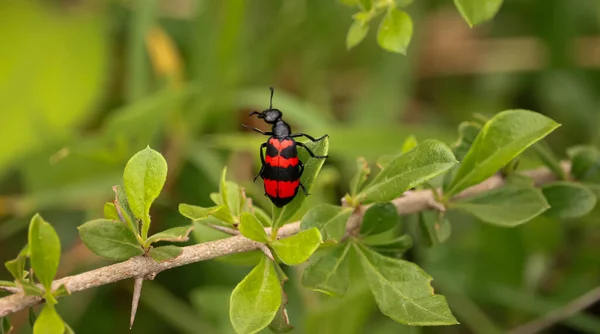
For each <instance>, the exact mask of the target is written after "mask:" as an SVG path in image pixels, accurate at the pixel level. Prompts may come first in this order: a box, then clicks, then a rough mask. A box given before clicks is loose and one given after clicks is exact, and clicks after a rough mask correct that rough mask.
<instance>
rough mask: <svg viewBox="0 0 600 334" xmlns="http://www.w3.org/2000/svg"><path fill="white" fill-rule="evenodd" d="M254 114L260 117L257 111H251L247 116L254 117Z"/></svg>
mask: <svg viewBox="0 0 600 334" xmlns="http://www.w3.org/2000/svg"><path fill="white" fill-rule="evenodd" d="M256 114H258V115H260V113H259V112H258V111H253V112H251V113H250V114H249V115H248V116H252V115H256Z"/></svg>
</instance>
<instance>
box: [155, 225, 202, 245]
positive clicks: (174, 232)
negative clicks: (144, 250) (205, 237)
mask: <svg viewBox="0 0 600 334" xmlns="http://www.w3.org/2000/svg"><path fill="white" fill-rule="evenodd" d="M193 229H194V226H179V227H173V228H170V229H168V230H164V231H162V232H158V233H156V234H153V235H152V236H151V237H150V238H148V240H146V245H150V244H152V243H155V242H159V241H170V242H185V241H188V240H189V237H188V236H189V234H190V232H191V231H192V230H193Z"/></svg>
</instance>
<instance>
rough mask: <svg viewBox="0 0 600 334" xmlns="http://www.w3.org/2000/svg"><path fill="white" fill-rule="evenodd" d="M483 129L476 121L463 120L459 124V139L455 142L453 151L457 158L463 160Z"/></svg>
mask: <svg viewBox="0 0 600 334" xmlns="http://www.w3.org/2000/svg"><path fill="white" fill-rule="evenodd" d="M480 131H481V126H480V125H479V124H477V123H474V122H462V123H460V125H459V126H458V135H459V137H458V141H457V142H456V144H454V148H453V152H454V155H455V156H456V159H458V160H462V159H463V158H464V157H465V155H466V154H467V152H469V149H471V145H473V143H474V142H475V139H476V138H477V135H478V134H479V132H480Z"/></svg>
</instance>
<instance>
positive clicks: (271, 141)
mask: <svg viewBox="0 0 600 334" xmlns="http://www.w3.org/2000/svg"><path fill="white" fill-rule="evenodd" d="M269 144H271V145H273V146H274V147H275V148H276V149H277V151H279V152H281V150H283V149H284V148H286V147H290V146H292V145H293V144H294V142H293V141H292V140H289V139H284V140H282V141H280V140H279V139H277V138H271V139H269Z"/></svg>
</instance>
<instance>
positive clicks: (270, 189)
mask: <svg viewBox="0 0 600 334" xmlns="http://www.w3.org/2000/svg"><path fill="white" fill-rule="evenodd" d="M264 182H265V191H266V192H267V195H269V196H271V197H277V181H275V180H268V179H265V180H264Z"/></svg>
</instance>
